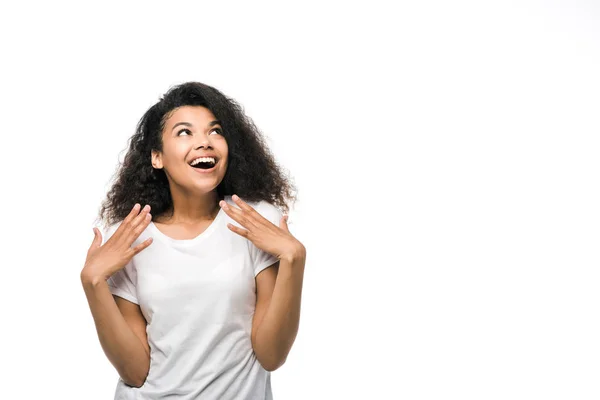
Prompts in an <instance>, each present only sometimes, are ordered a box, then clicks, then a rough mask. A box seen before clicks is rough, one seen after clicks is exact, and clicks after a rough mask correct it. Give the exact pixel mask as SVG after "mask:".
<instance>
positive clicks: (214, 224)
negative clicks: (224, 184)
mask: <svg viewBox="0 0 600 400" xmlns="http://www.w3.org/2000/svg"><path fill="white" fill-rule="evenodd" d="M225 201H226V200H225ZM223 213H224V211H223V207H221V206H219V212H218V213H217V216H216V217H215V219H213V220H212V222H211V223H210V225H209V226H208V227H206V229H205V230H204V231H202V232H201V233H200V234H199V235H198V236H196V237H195V238H192V239H173V238H172V237H170V236H167V235H166V234H164V233H163V232H162V231H161V230H160V229H158V227H157V226H156V225H154V221H150V224H149V225H148V226H150V227H151V228H152V230H153V231H154V233H155V235H156V236H157V237H158V238H160V239H162V240H163V241H165V242H167V243H171V244H176V245H183V246H190V245H193V244H196V243H198V242H200V241H201V240H203V239H204V238H206V237H208V236H210V235H211V234H212V233H213V231H214V230H215V229H216V228H217V224H218V223H219V221H220V219H221V218H222V214H223Z"/></svg>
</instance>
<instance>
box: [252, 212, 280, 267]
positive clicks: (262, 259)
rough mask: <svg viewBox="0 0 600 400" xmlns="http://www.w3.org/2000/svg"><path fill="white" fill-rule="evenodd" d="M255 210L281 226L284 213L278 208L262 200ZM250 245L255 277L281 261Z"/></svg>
mask: <svg viewBox="0 0 600 400" xmlns="http://www.w3.org/2000/svg"><path fill="white" fill-rule="evenodd" d="M255 209H256V211H257V212H258V213H259V214H260V215H262V216H263V217H265V218H266V219H268V220H269V221H271V222H272V223H273V224H274V225H275V226H279V222H280V221H281V217H282V216H283V213H282V212H281V211H280V210H279V209H278V208H277V207H275V206H274V205H272V204H271V203H268V202H266V201H264V200H261V201H260V202H259V203H258V204H257V206H256V207H255ZM250 244H251V246H250V254H251V256H252V265H253V268H254V276H256V275H258V273H259V272H260V271H262V270H263V269H265V268H267V267H269V266H271V265H273V264H275V263H276V262H277V261H279V259H278V258H277V257H276V256H274V255H272V254H269V253H267V252H265V251H263V250H261V249H259V248H258V247H256V246H255V245H254V243H252V242H250Z"/></svg>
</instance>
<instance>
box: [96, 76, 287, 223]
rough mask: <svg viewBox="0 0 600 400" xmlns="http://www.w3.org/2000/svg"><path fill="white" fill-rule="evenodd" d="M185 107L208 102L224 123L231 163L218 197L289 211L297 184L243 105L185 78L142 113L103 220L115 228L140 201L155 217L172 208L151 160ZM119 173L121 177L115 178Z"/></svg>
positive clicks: (163, 180)
mask: <svg viewBox="0 0 600 400" xmlns="http://www.w3.org/2000/svg"><path fill="white" fill-rule="evenodd" d="M182 106H204V107H206V108H208V109H209V110H210V111H211V112H212V113H213V114H214V116H215V117H216V118H217V119H219V120H221V121H222V124H221V126H222V128H223V136H224V138H225V140H226V141H227V146H228V150H229V153H228V165H227V171H226V172H225V176H224V177H223V180H222V181H221V182H220V183H219V185H218V186H217V194H218V197H219V200H221V199H223V198H224V196H225V195H232V194H237V195H238V196H240V197H241V198H242V199H243V200H244V201H247V202H255V201H256V202H258V201H260V200H265V201H267V202H269V203H271V204H273V205H275V206H278V207H279V208H280V209H281V210H282V211H283V212H284V213H286V212H288V211H289V207H288V204H287V203H286V199H289V200H291V201H292V204H293V203H294V202H295V201H296V196H295V193H294V192H295V191H296V187H295V186H294V184H293V183H292V181H291V178H289V177H288V176H287V174H284V173H283V172H282V168H281V167H280V166H279V165H278V163H277V162H276V161H275V158H274V156H273V155H272V153H271V152H270V150H269V148H268V147H267V144H266V141H265V139H264V137H263V135H262V133H261V132H260V130H259V129H258V128H257V127H256V125H255V124H254V122H253V121H252V119H251V118H250V117H248V116H246V115H245V113H244V111H243V107H242V106H241V105H240V104H239V103H237V102H236V101H235V100H233V99H231V98H228V97H226V96H225V95H224V94H223V93H221V92H220V91H218V90H217V89H215V88H214V87H212V86H208V85H206V84H203V83H200V82H186V83H183V84H180V85H177V86H174V87H171V88H169V90H168V91H167V93H165V94H164V95H163V96H162V97H161V98H160V99H159V101H158V102H157V103H156V104H154V105H153V106H152V107H150V109H148V111H146V113H145V114H144V115H143V116H142V118H141V119H140V121H139V122H138V124H137V127H136V131H135V133H134V135H133V136H132V137H131V138H130V139H129V141H128V147H129V149H128V151H127V154H126V155H125V158H124V161H123V162H122V163H119V165H118V166H117V169H116V171H115V173H114V175H113V177H112V180H114V183H113V185H112V187H111V189H110V190H109V192H108V193H107V196H106V199H105V200H104V201H103V202H102V206H101V209H100V213H99V215H98V218H99V220H100V221H102V222H104V223H105V226H110V225H112V224H114V223H116V222H119V221H122V220H123V219H124V218H125V217H126V216H127V215H128V214H129V213H130V212H131V209H132V208H133V206H134V205H135V203H140V204H141V205H142V206H143V205H144V204H149V205H150V207H151V209H152V211H151V213H152V216H153V219H154V217H155V216H156V217H158V216H161V215H164V214H169V213H171V214H172V212H173V202H172V199H171V192H170V189H169V183H168V180H167V176H166V174H165V172H164V170H163V169H155V168H154V167H153V166H152V164H151V151H152V150H158V151H162V150H163V143H162V133H163V129H164V127H165V123H166V121H167V119H168V118H169V117H170V116H171V115H172V114H173V112H174V110H175V109H177V108H178V107H182ZM115 176H116V179H115Z"/></svg>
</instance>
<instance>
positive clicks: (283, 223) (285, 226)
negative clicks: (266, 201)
mask: <svg viewBox="0 0 600 400" xmlns="http://www.w3.org/2000/svg"><path fill="white" fill-rule="evenodd" d="M288 218H289V216H288V215H284V216H283V217H281V221H279V227H280V228H281V229H284V230H285V231H286V232H289V231H290V229H289V227H288Z"/></svg>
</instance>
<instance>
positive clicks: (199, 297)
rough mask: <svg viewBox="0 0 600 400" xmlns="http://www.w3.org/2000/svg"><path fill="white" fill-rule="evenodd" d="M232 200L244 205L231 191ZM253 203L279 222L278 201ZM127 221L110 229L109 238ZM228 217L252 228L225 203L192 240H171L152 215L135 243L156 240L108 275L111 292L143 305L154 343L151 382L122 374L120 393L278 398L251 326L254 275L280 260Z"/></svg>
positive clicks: (120, 396) (119, 396)
mask: <svg viewBox="0 0 600 400" xmlns="http://www.w3.org/2000/svg"><path fill="white" fill-rule="evenodd" d="M225 201H227V203H228V204H231V205H233V207H238V206H237V205H236V204H235V202H234V201H233V200H232V199H231V196H229V195H228V196H225ZM247 203H248V204H249V205H251V206H252V207H254V209H256V211H258V212H259V213H260V214H261V215H262V216H264V217H265V218H266V219H268V220H269V221H271V222H272V223H273V224H275V225H276V226H279V221H280V219H281V216H282V213H281V211H280V210H279V209H278V208H276V207H275V206H274V205H272V204H270V203H268V202H266V201H264V200H261V201H260V202H247ZM121 222H122V221H121ZM121 222H119V223H116V224H113V225H111V226H110V227H109V228H108V229H107V230H106V233H105V234H104V235H103V244H104V242H106V240H108V238H109V237H110V236H111V235H112V234H113V233H114V232H115V231H116V229H117V228H118V226H119V225H120V224H121ZM227 223H231V224H233V225H234V226H238V227H241V228H243V229H245V228H244V227H243V226H242V225H241V224H239V223H238V222H237V221H235V220H234V219H232V218H231V217H229V215H227V214H226V213H225V211H223V209H221V208H220V209H219V213H218V215H217V216H216V218H215V219H214V220H213V221H212V222H211V225H210V226H209V227H208V228H207V229H206V230H205V231H204V232H202V233H201V234H200V235H199V236H197V237H195V238H194V239H190V240H175V239H172V238H170V237H169V236H167V235H165V234H163V233H162V232H160V231H159V230H158V228H157V227H156V226H155V225H154V224H153V223H152V222H151V223H150V225H148V227H147V228H146V229H145V230H144V231H143V232H142V233H141V234H140V236H139V237H138V238H137V240H136V241H135V242H134V243H133V245H132V247H135V246H136V245H138V244H140V243H142V242H143V241H144V240H146V239H147V238H148V237H152V238H153V242H152V244H150V246H148V247H147V248H145V249H144V250H142V251H141V252H140V253H138V254H137V255H135V256H134V257H133V258H132V259H131V261H130V262H129V263H128V264H127V265H126V266H125V267H124V268H123V269H121V270H119V271H117V272H116V273H115V274H113V275H112V276H111V277H110V278H109V279H108V280H107V283H108V286H109V288H110V291H111V293H112V294H114V295H117V296H119V297H122V298H124V299H127V300H129V301H131V302H133V303H136V304H139V306H140V308H141V310H142V313H143V315H144V317H145V318H146V321H147V322H148V325H147V327H146V333H147V336H148V343H149V345H150V371H149V373H148V377H147V378H146V381H145V382H144V384H143V385H142V386H141V387H140V388H136V387H133V386H128V385H127V384H126V383H125V382H124V381H123V380H122V379H121V378H120V377H119V380H118V382H117V387H116V392H115V400H133V399H136V400H141V399H152V400H154V399H166V398H169V399H171V398H177V399H181V400H192V399H210V400H213V399H220V400H227V399H232V400H233V399H235V400H246V399H247V400H272V398H273V397H272V392H271V373H270V372H269V371H267V370H265V369H264V368H263V367H262V366H261V365H260V363H259V361H258V360H257V358H256V355H255V354H254V350H253V348H252V342H251V340H250V333H251V329H252V317H253V315H254V310H255V305H256V294H255V288H256V282H255V276H256V275H257V274H258V273H259V272H260V271H262V270H263V269H265V268H267V267H269V266H271V265H273V264H274V263H276V262H277V261H278V260H277V257H275V256H273V255H271V254H269V253H266V252H264V251H262V250H260V249H259V248H257V247H256V246H255V245H254V244H253V243H252V242H251V241H250V240H249V239H246V238H245V237H243V236H240V235H239V234H237V233H235V232H233V231H231V230H230V229H229V228H228V227H227Z"/></svg>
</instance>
